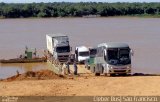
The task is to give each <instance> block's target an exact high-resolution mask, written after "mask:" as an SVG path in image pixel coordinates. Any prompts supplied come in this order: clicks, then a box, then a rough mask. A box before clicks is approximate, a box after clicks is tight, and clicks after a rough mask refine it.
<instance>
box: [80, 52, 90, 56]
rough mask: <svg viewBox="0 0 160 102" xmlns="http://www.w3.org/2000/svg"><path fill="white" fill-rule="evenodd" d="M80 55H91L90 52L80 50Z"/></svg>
mask: <svg viewBox="0 0 160 102" xmlns="http://www.w3.org/2000/svg"><path fill="white" fill-rule="evenodd" d="M79 56H89V52H88V51H86V52H79Z"/></svg>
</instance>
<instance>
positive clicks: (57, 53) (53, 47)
mask: <svg viewBox="0 0 160 102" xmlns="http://www.w3.org/2000/svg"><path fill="white" fill-rule="evenodd" d="M46 41H47V50H48V52H49V54H50V55H51V56H52V57H53V58H54V59H56V60H58V61H60V62H67V61H68V60H69V56H70V51H71V47H70V44H69V38H68V36H66V35H63V34H47V35H46Z"/></svg>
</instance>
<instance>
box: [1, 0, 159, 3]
mask: <svg viewBox="0 0 160 102" xmlns="http://www.w3.org/2000/svg"><path fill="white" fill-rule="evenodd" d="M62 1H64V2H81V1H82V2H90V1H91V2H160V0H0V2H5V3H32V2H62Z"/></svg>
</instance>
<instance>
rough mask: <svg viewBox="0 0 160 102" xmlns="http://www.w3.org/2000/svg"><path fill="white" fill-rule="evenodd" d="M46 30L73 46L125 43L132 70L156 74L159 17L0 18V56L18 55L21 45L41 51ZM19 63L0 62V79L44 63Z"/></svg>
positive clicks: (158, 71)
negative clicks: (62, 36) (66, 37)
mask: <svg viewBox="0 0 160 102" xmlns="http://www.w3.org/2000/svg"><path fill="white" fill-rule="evenodd" d="M48 33H64V34H66V35H68V36H69V38H70V44H71V46H72V47H73V49H74V48H75V46H80V45H86V46H89V47H90V46H96V45H97V44H99V43H103V42H126V43H128V44H129V45H130V47H131V48H132V49H133V50H134V56H133V57H132V68H133V70H132V71H133V73H135V72H142V73H156V74H160V60H159V58H160V18H136V17H129V18H127V17H122V18H121V17H113V18H111V17H109V18H48V19H0V59H4V58H5V59H8V58H15V57H18V56H19V55H20V54H21V53H23V51H24V49H25V46H28V47H31V48H37V49H38V51H39V52H40V53H41V52H42V51H43V50H45V49H46V38H45V35H46V34H48ZM40 53H39V55H41V54H40ZM27 65H28V64H27ZM27 65H26V66H27ZM21 66H22V65H18V66H15V65H12V64H11V65H8V66H3V65H1V66H0V78H1V77H2V76H4V75H5V74H7V75H8V74H9V73H15V72H16V70H17V69H19V70H22V71H21V72H23V71H26V70H28V69H31V70H32V69H34V68H36V69H41V68H42V67H43V68H45V67H46V66H45V65H44V64H38V66H36V65H31V66H29V67H21Z"/></svg>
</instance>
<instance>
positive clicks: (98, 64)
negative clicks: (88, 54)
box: [91, 43, 132, 76]
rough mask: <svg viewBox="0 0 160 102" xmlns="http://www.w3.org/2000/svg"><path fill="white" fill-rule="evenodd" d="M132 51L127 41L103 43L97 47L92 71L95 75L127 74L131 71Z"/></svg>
mask: <svg viewBox="0 0 160 102" xmlns="http://www.w3.org/2000/svg"><path fill="white" fill-rule="evenodd" d="M131 54H132V51H131V49H130V47H129V45H128V44H125V43H102V44H99V45H98V47H97V54H96V57H95V60H94V65H95V66H94V67H92V69H91V70H92V72H94V73H95V75H100V74H105V75H107V76H112V75H116V74H118V75H120V74H122V75H127V74H130V73H131Z"/></svg>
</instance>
